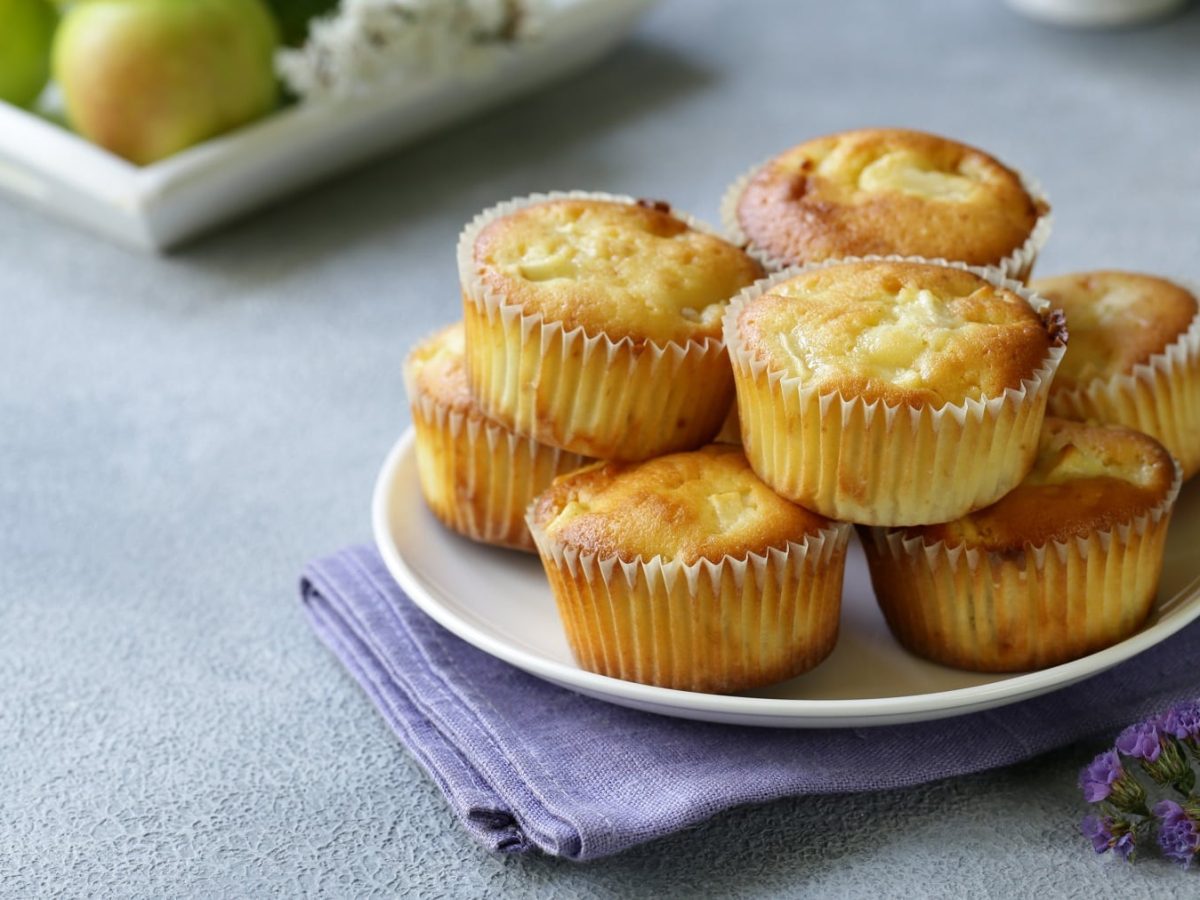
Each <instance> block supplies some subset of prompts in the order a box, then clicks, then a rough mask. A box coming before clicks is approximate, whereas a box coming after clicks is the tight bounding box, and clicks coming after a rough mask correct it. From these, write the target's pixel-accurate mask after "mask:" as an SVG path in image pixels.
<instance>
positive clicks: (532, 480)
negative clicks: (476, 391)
mask: <svg viewBox="0 0 1200 900" xmlns="http://www.w3.org/2000/svg"><path fill="white" fill-rule="evenodd" d="M408 396H409V402H410V407H411V410H412V420H413V427H414V428H415V430H416V448H417V474H418V478H419V481H420V485H421V493H422V494H423V495H424V497H425V501H426V503H427V504H428V506H429V508H430V509H431V510H432V511H433V514H434V515H435V516H437V517H438V519H440V520H441V521H442V522H443V523H444V524H445V525H446V526H447V527H449V528H451V529H453V530H454V531H457V532H458V533H459V534H462V535H464V536H465V537H468V538H471V539H472V540H475V541H480V542H481V543H485V544H494V545H496V546H500V547H509V548H512V549H514V550H524V551H526V552H533V551H534V550H535V547H534V544H533V538H532V537H531V536H530V534H529V529H528V528H527V527H526V525H525V510H526V508H527V507H528V506H529V504H530V502H531V501H532V500H533V498H534V497H536V496H537V495H538V494H540V493H541V492H542V491H544V490H545V489H546V488H547V487H549V485H550V482H551V481H553V480H554V479H555V478H556V477H557V476H559V475H562V474H565V473H567V472H571V471H573V470H575V469H578V468H581V467H582V466H585V465H587V464H588V463H590V462H591V461H592V460H590V459H588V458H586V457H584V456H580V455H579V454H577V453H568V452H566V451H564V450H559V449H558V448H557V447H550V446H547V445H545V444H539V443H538V442H537V441H533V440H530V439H529V438H526V437H522V436H521V435H519V434H515V433H514V432H512V431H510V430H509V429H507V428H505V427H504V426H503V425H501V424H499V423H497V422H493V421H490V420H489V419H488V418H486V417H485V416H483V415H482V414H477V413H470V412H464V411H462V410H460V409H455V408H453V407H452V406H449V405H447V404H445V403H442V402H440V401H439V400H438V399H437V398H436V397H432V396H430V395H429V394H426V393H423V392H422V391H421V390H420V389H419V387H418V386H417V385H416V384H415V383H414V381H413V380H412V379H408Z"/></svg>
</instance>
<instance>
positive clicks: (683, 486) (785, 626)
mask: <svg viewBox="0 0 1200 900" xmlns="http://www.w3.org/2000/svg"><path fill="white" fill-rule="evenodd" d="M529 528H530V530H531V531H532V532H533V536H534V539H535V540H536V541H537V545H538V551H539V552H540V554H541V557H542V563H543V564H544V565H545V567H546V574H547V575H548V576H549V578H550V586H551V588H552V589H553V592H554V596H555V599H556V601H557V603H558V610H559V614H560V615H561V617H562V620H563V623H564V626H565V628H566V633H567V639H568V642H569V643H570V645H571V649H572V651H573V653H574V654H575V658H576V659H577V660H578V662H579V664H580V665H581V666H582V667H583V668H585V669H588V670H590V671H592V672H598V673H600V674H602V675H609V676H612V677H614V678H623V679H625V680H627V681H638V682H641V683H643V684H654V685H660V686H662V687H669V688H677V689H680V690H688V691H707V692H717V693H730V692H733V691H740V690H746V689H750V688H754V687H757V686H760V685H764V684H769V683H772V682H775V681H781V680H783V679H785V678H791V677H792V676H794V675H798V674H800V673H801V672H805V671H807V670H808V669H811V668H812V667H813V666H815V665H817V664H818V663H819V662H820V661H821V660H823V659H824V658H825V657H826V656H827V655H828V654H829V652H830V651H831V650H832V649H833V645H834V642H835V641H836V639H837V631H838V615H839V611H840V605H841V590H842V569H843V566H844V563H845V557H846V543H847V540H848V539H849V533H850V529H849V526H848V525H844V524H841V523H838V522H831V521H829V520H828V519H826V518H824V517H822V516H819V515H817V514H816V513H813V512H809V511H808V510H806V509H803V508H802V507H799V506H796V505H795V504H793V503H789V502H788V501H786V500H784V499H783V498H781V497H779V496H777V495H776V494H774V493H773V492H772V491H771V490H770V489H769V488H768V487H767V486H766V485H765V484H763V483H762V481H760V480H759V479H758V478H757V477H756V476H755V474H754V472H753V471H752V470H751V469H750V466H749V465H748V464H747V462H746V458H745V456H743V455H742V452H741V450H740V449H739V448H738V447H734V446H730V445H727V444H713V445H710V446H708V447H704V448H702V449H700V450H695V451H691V452H686V453H676V454H672V455H669V456H663V457H659V458H658V459H653V460H650V461H648V462H641V463H596V464H595V465H593V466H591V467H589V468H586V469H582V470H580V471H579V472H575V473H573V474H570V475H565V476H563V477H561V478H557V479H555V481H554V484H553V485H552V486H551V487H550V489H549V490H547V491H546V492H545V493H544V494H542V495H541V496H540V497H539V498H538V499H537V500H536V501H535V502H534V504H533V506H532V507H531V508H530V511H529Z"/></svg>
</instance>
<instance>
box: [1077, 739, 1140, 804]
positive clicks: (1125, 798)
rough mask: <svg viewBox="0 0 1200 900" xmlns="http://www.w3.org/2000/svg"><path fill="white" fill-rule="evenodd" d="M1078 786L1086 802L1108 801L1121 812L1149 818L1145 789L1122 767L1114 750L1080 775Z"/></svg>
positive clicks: (1106, 751) (1119, 758)
mask: <svg viewBox="0 0 1200 900" xmlns="http://www.w3.org/2000/svg"><path fill="white" fill-rule="evenodd" d="M1079 787H1080V788H1082V789H1083V799H1084V800H1086V801H1087V802H1088V803H1100V802H1101V801H1104V800H1107V801H1108V802H1109V803H1111V804H1112V805H1113V806H1115V807H1116V808H1117V809H1119V810H1120V811H1121V812H1126V813H1137V814H1138V815H1142V816H1145V815H1149V814H1150V811H1149V810H1148V809H1146V790H1145V788H1143V787H1142V785H1141V783H1140V782H1139V781H1138V780H1137V779H1136V778H1134V777H1133V775H1131V774H1130V773H1129V772H1127V771H1125V767H1124V766H1122V765H1121V757H1120V756H1118V755H1117V751H1116V750H1105V751H1104V752H1103V753H1101V754H1100V755H1099V756H1097V757H1096V758H1095V759H1093V760H1092V761H1091V762H1090V763H1089V764H1088V765H1087V766H1086V767H1085V768H1084V770H1083V771H1082V772H1080V773H1079Z"/></svg>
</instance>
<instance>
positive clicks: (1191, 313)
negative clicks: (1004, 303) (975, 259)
mask: <svg viewBox="0 0 1200 900" xmlns="http://www.w3.org/2000/svg"><path fill="white" fill-rule="evenodd" d="M1031 287H1033V289H1034V290H1036V291H1037V292H1038V293H1039V294H1041V295H1042V296H1043V297H1045V298H1046V299H1047V300H1049V301H1050V302H1051V303H1052V304H1053V305H1054V306H1056V307H1058V308H1059V309H1061V310H1062V311H1063V312H1064V313H1066V316H1067V326H1068V327H1069V328H1070V329H1071V346H1070V349H1069V350H1068V351H1067V354H1066V356H1064V357H1063V361H1062V364H1061V365H1060V366H1059V367H1058V372H1057V373H1056V374H1055V376H1054V388H1055V389H1059V390H1062V389H1066V390H1070V389H1072V388H1080V387H1085V386H1086V385H1087V384H1088V383H1089V382H1091V381H1093V380H1094V379H1096V378H1110V377H1112V376H1114V375H1122V374H1127V373H1129V372H1132V371H1133V367H1134V366H1136V365H1138V364H1139V363H1145V362H1147V361H1148V360H1149V359H1150V357H1151V356H1153V355H1154V354H1156V353H1161V352H1162V351H1163V350H1165V349H1166V348H1167V347H1168V346H1169V345H1170V344H1171V343H1173V342H1174V341H1175V340H1176V339H1177V338H1178V337H1179V336H1180V335H1181V334H1183V332H1185V331H1187V329H1188V326H1189V325H1191V323H1192V320H1193V319H1195V318H1196V313H1197V303H1196V298H1195V297H1194V296H1193V295H1192V294H1191V293H1189V292H1188V291H1186V290H1184V289H1183V288H1181V287H1180V286H1179V285H1177V284H1174V283H1172V282H1170V281H1167V280H1165V279H1163V278H1155V277H1154V276H1152V275H1138V274H1135V273H1133V272H1080V273H1077V274H1074V275H1056V276H1055V277H1053V278H1039V279H1038V280H1037V281H1035V282H1033V284H1032V285H1031Z"/></svg>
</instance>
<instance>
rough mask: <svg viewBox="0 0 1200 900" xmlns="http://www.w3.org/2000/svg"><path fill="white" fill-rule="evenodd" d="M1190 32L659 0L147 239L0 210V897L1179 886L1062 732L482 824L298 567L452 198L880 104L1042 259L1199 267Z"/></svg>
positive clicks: (693, 154) (370, 463)
mask: <svg viewBox="0 0 1200 900" xmlns="http://www.w3.org/2000/svg"><path fill="white" fill-rule="evenodd" d="M1198 48H1200V11H1197V10H1196V9H1195V8H1193V9H1192V10H1191V11H1190V12H1189V13H1188V14H1187V15H1185V16H1184V17H1182V18H1179V19H1176V20H1173V21H1171V22H1169V23H1166V24H1163V25H1161V26H1155V27H1149V28H1144V29H1139V30H1134V31H1126V32H1118V33H1100V34H1088V33H1076V32H1067V31H1058V30H1051V29H1046V28H1042V27H1039V26H1036V25H1033V24H1031V23H1028V22H1025V21H1023V20H1021V19H1018V18H1016V17H1014V16H1013V15H1012V14H1010V13H1009V12H1008V11H1007V9H1006V8H1005V7H1003V6H1002V5H1001V4H1000V3H999V2H998V0H994V2H984V0H977V2H966V0H961V2H953V3H952V2H935V0H928V2H924V3H920V4H918V3H903V4H902V3H872V2H866V0H863V2H852V3H851V2H847V3H828V4H799V3H785V2H780V3H772V4H767V3H754V4H750V3H742V4H733V3H725V4H721V3H717V2H693V0H687V2H684V0H676V2H674V3H670V4H668V5H666V6H665V7H663V8H661V9H659V10H657V11H656V12H655V13H653V14H652V15H651V16H650V17H649V19H648V20H647V21H646V23H645V24H644V26H643V27H642V28H641V30H640V32H639V34H638V37H637V38H636V40H635V41H633V42H632V43H630V44H628V45H627V46H625V47H624V48H623V49H622V50H621V51H620V52H619V53H618V54H617V55H616V56H615V57H613V58H611V59H609V60H608V61H607V62H606V63H604V64H602V65H601V66H600V67H599V68H596V69H593V70H592V71H590V72H589V73H587V74H585V75H583V76H580V77H578V78H576V79H574V80H572V81H570V82H569V83H565V84H563V85H561V86H559V87H557V88H555V89H552V90H550V91H548V92H546V93H543V94H541V95H540V96H538V97H536V98H534V99H530V100H527V101H525V102H522V103H520V104H519V105H517V106H514V107H511V108H509V109H507V110H505V111H501V112H496V113H494V114H491V115H488V116H486V117H485V118H482V119H480V120H477V121H475V122H474V123H472V124H469V125H467V126H465V127H461V128H458V129H456V130H454V131H451V132H448V133H446V134H444V135H442V136H441V137H438V138H435V139H433V140H430V141H428V142H426V143H424V144H422V145H420V146H418V147H415V148H413V149H410V150H408V151H405V152H402V153H398V154H396V155H395V156H393V157H392V158H390V159H388V160H386V161H383V162H380V163H377V164H375V165H372V166H368V167H366V168H364V169H362V170H361V171H359V172H357V173H356V174H354V175H351V176H349V177H347V178H345V179H343V180H340V181H338V182H335V183H332V184H329V185H327V186H325V187H322V188H320V189H317V190H315V191H313V192H311V193H309V194H307V195H304V196H301V197H297V198H295V199H294V200H292V201H290V202H287V203H286V204H284V205H282V206H280V207H277V208H275V209H273V210H271V211H269V212H267V213H265V214H262V215H259V216H257V217H255V218H252V219H250V220H248V221H246V222H244V223H242V224H239V225H237V226H234V227H231V228H229V229H227V230H225V231H223V232H222V233H220V234H218V235H214V236H212V237H210V238H208V239H205V240H203V241H202V242H200V243H198V244H196V245H195V246H193V247H191V248H190V249H188V250H186V251H184V252H181V253H179V254H178V255H176V256H174V257H171V258H167V259H152V258H147V257H143V256H138V255H135V254H133V253H131V252H127V251H125V250H122V249H119V248H116V247H113V246H110V245H107V244H104V243H102V242H100V241H99V240H98V239H95V238H93V237H91V236H90V235H87V234H82V233H79V232H76V231H74V230H72V229H71V228H69V227H66V226H61V225H59V224H57V223H55V222H51V221H48V220H45V219H43V218H41V217H40V216H38V215H36V214H34V213H32V212H28V211H26V210H24V209H20V208H16V207H12V206H10V205H7V204H0V359H2V360H3V362H2V363H0V893H2V894H4V895H8V896H14V897H27V896H32V895H41V894H49V893H52V892H58V891H62V892H64V893H66V894H69V895H77V896H82V895H98V896H126V895H140V896H166V895H181V894H193V895H203V896H220V895H254V896H272V895H283V896H295V895H297V894H301V893H322V894H328V895H354V896H363V895H368V894H372V893H376V892H377V893H379V894H397V893H422V894H427V895H431V896H437V895H451V894H455V895H458V894H461V895H476V896H478V895H484V894H488V895H496V894H500V893H501V892H503V893H504V894H506V895H512V896H520V895H523V894H531V893H537V894H543V895H547V894H550V893H552V892H557V893H560V894H561V895H563V896H580V897H600V896H610V895H621V894H626V895H632V894H641V895H650V894H661V895H675V896H685V895H689V894H690V895H696V894H699V893H709V894H714V895H722V894H738V895H777V896H778V895H796V894H801V893H806V892H812V893H814V894H820V895H822V896H840V895H850V894H860V893H861V894H868V893H869V894H876V895H930V896H949V897H953V896H964V895H968V894H970V895H973V896H1032V895H1034V894H1037V893H1041V894H1043V895H1045V894H1062V895H1078V896H1091V895H1096V894H1108V893H1111V892H1115V891H1118V890H1126V891H1129V892H1132V893H1131V894H1130V895H1131V896H1132V895H1137V894H1142V893H1145V892H1148V891H1149V890H1151V889H1152V890H1154V891H1155V892H1156V893H1157V894H1158V895H1160V896H1171V895H1177V896H1185V895H1186V894H1188V893H1191V895H1192V896H1194V895H1195V894H1194V892H1195V891H1196V890H1197V887H1196V885H1197V882H1196V878H1195V875H1194V873H1193V874H1192V876H1191V877H1188V876H1185V875H1183V874H1181V873H1179V872H1177V871H1176V870H1174V869H1172V868H1170V867H1168V866H1166V865H1164V864H1148V865H1143V866H1140V867H1138V868H1136V869H1128V868H1124V867H1119V866H1114V865H1109V864H1106V863H1108V862H1109V861H1108V860H1098V859H1095V858H1093V857H1092V856H1091V855H1090V853H1089V852H1088V851H1087V849H1086V848H1085V846H1084V844H1083V842H1082V839H1081V838H1080V837H1079V836H1078V834H1077V832H1076V822H1077V820H1078V817H1079V815H1080V813H1081V810H1080V804H1079V800H1078V796H1077V792H1076V790H1075V788H1074V778H1075V772H1076V769H1077V767H1078V766H1079V765H1080V763H1082V762H1084V761H1085V760H1086V759H1088V758H1090V755H1091V754H1092V753H1094V752H1095V751H1096V749H1097V746H1096V745H1094V744H1090V745H1086V746H1077V747H1073V748H1066V749H1064V750H1062V751H1060V752H1057V753H1055V754H1052V755H1050V756H1048V757H1045V758H1043V759H1040V760H1037V761H1034V762H1031V763H1028V764H1025V765H1022V766H1018V767H1016V768H1014V769H1011V770H1007V771H1002V772H997V773H992V774H988V775H983V776H978V777H972V778H965V779H959V780H954V781H950V782H945V783H940V784H937V785H934V786H931V787H928V788H925V789H919V790H910V791H902V792H896V793H892V794H888V795H884V796H863V797H830V798H810V799H803V800H797V801H794V802H785V803H777V804H773V805H771V806H767V807H763V808H757V809H746V810H740V811H737V812H735V813H733V814H730V815H727V816H724V817H722V818H721V819H719V820H716V821H713V822H710V823H708V824H707V825H705V826H703V827H701V828H698V829H696V830H694V831H692V832H690V833H687V834H683V835H679V836H677V837H675V838H672V839H669V840H666V841H662V842H659V843H657V844H653V845H650V846H646V847H644V848H641V849H638V850H635V851H634V852H631V853H629V854H627V855H625V856H622V857H619V858H616V859H611V860H607V861H604V862H601V863H597V864H592V865H588V866H586V867H581V866H577V865H572V864H568V863H561V862H556V861H552V860H547V859H499V858H493V857H489V856H487V855H486V854H484V853H483V852H481V851H480V850H479V849H478V848H477V847H476V846H475V845H473V844H472V843H470V841H469V840H468V839H467V838H466V836H465V835H464V834H463V833H462V832H460V831H459V829H458V828H457V827H456V826H455V824H454V822H453V821H452V819H451V816H450V814H449V812H448V811H447V809H446V808H445V806H444V805H443V804H442V802H441V800H440V797H439V795H438V794H437V792H436V791H435V789H434V788H433V786H432V784H431V783H430V782H429V781H428V780H427V779H426V778H425V777H424V775H423V774H422V772H421V771H420V770H419V769H418V767H417V766H416V765H415V764H414V763H413V762H412V760H410V759H409V758H408V757H407V756H406V755H405V754H404V753H403V751H401V750H400V748H399V747H398V745H397V743H396V741H395V740H394V739H393V738H392V736H391V734H390V733H389V732H388V731H387V730H386V728H385V727H384V725H383V724H382V722H381V721H380V719H378V718H377V717H376V716H375V715H374V713H373V712H372V710H371V708H370V706H369V705H368V702H367V700H366V699H365V698H364V697H363V696H362V695H361V694H360V693H359V691H358V690H357V689H356V688H355V686H354V685H353V684H352V682H351V681H350V679H349V678H348V677H347V676H346V675H344V674H343V673H342V672H341V671H340V670H339V669H338V668H337V666H336V664H335V663H334V661H333V659H332V657H331V656H330V655H329V654H328V653H326V652H325V650H324V649H323V648H322V647H321V646H320V645H318V643H317V642H316V640H315V639H314V638H313V637H312V635H311V634H310V633H309V631H308V629H307V626H306V625H305V623H304V621H303V619H302V617H301V615H300V609H299V604H298V603H297V600H296V596H295V589H294V586H295V580H296V573H297V572H298V571H299V568H300V566H301V564H302V563H303V562H304V560H305V559H306V558H308V557H310V556H312V555H315V554H319V553H322V552H326V551H329V550H332V549H334V548H336V547H338V546H340V545H342V544H345V543H348V542H350V541H354V540H362V539H364V538H366V537H367V535H368V514H367V506H368V496H369V490H370V486H371V482H372V479H373V477H374V475H375V471H376V468H377V466H378V465H379V463H380V462H381V460H382V458H383V455H384V453H385V451H386V450H387V448H388V446H389V444H390V443H391V441H392V440H393V439H394V437H395V436H396V435H397V434H398V433H399V431H400V430H401V429H402V428H403V427H404V425H405V424H406V422H407V414H406V411H405V409H404V401H403V391H402V388H401V384H400V378H399V362H400V358H401V356H402V354H403V352H404V350H405V348H406V347H407V346H408V345H409V343H410V342H411V341H412V340H413V339H414V338H416V337H417V336H418V335H421V334H423V333H425V332H426V331H428V330H429V329H431V328H432V327H433V326H435V325H437V324H439V323H442V322H444V321H447V320H449V319H451V318H453V317H455V316H456V315H457V313H456V309H457V305H458V297H457V293H456V285H455V276H454V267H453V246H454V238H455V235H456V234H457V231H458V229H459V227H460V225H461V224H462V223H463V222H464V221H465V220H466V219H467V218H468V217H469V216H470V215H471V214H472V213H474V212H475V211H476V210H477V209H479V208H480V207H482V206H484V205H487V204H490V203H492V202H494V201H495V200H497V199H500V198H503V197H507V196H510V195H513V194H517V193H524V192H527V191H530V190H536V189H546V188H573V187H583V188H594V189H605V190H614V191H622V192H629V193H633V194H638V195H645V196H653V197H663V198H667V199H670V200H671V201H673V202H674V203H676V204H678V205H679V206H681V207H682V208H684V209H687V210H689V211H693V212H695V213H697V214H699V215H701V216H706V217H710V218H712V217H715V215H716V207H717V202H718V197H719V195H720V192H721V190H722V188H723V187H724V186H725V184H726V182H727V181H728V180H730V179H731V178H732V177H733V176H734V175H736V174H738V173H739V172H740V171H741V170H742V169H743V168H745V167H746V166H748V165H749V164H751V163H753V162H755V161H757V160H758V159H760V158H761V157H763V156H765V155H766V154H768V153H769V152H771V151H774V150H778V149H782V148H783V147H785V146H787V145H789V144H791V143H794V142H796V141H797V140H799V139H801V138H804V137H806V136H811V135H815V134H819V133H822V132H826V131H830V130H834V129H839V128H844V127H849V126H855V125H860V124H891V123H895V124H903V125H910V126H915V127H921V128H927V129H931V130H935V131H940V132H944V133H948V134H951V135H955V136H958V137H961V138H963V139H966V140H968V141H971V142H974V143H977V144H979V145H981V146H983V147H986V148H989V149H991V150H992V151H993V152H995V153H996V154H997V155H999V156H1000V157H1001V158H1003V159H1005V160H1010V161H1012V162H1014V163H1015V164H1018V165H1020V166H1023V167H1025V168H1027V169H1028V170H1029V171H1030V172H1033V173H1036V175H1037V176H1038V177H1039V178H1040V179H1041V180H1042V181H1043V183H1044V184H1045V185H1046V187H1047V189H1048V190H1049V192H1050V195H1051V198H1052V200H1053V201H1054V202H1055V206H1056V217H1057V228H1056V233H1055V235H1054V237H1053V239H1052V241H1051V244H1050V247H1049V249H1048V251H1047V252H1046V253H1045V255H1044V257H1043V261H1042V264H1041V266H1040V270H1041V271H1042V272H1051V271H1060V270H1064V269H1067V268H1072V267H1093V266H1101V265H1104V266H1125V267H1141V268H1146V269H1151V270H1156V271H1161V272H1164V273H1167V274H1175V275H1184V276H1187V275H1190V276H1195V275H1197V274H1200V273H1198V271H1197V269H1198V268H1200V254H1198V251H1200V200H1198V199H1197V198H1200V116H1198V114H1197V106H1196V103H1197V96H1198V90H1200V50H1198ZM1098 702H1102V698H1098Z"/></svg>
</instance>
